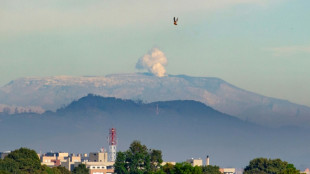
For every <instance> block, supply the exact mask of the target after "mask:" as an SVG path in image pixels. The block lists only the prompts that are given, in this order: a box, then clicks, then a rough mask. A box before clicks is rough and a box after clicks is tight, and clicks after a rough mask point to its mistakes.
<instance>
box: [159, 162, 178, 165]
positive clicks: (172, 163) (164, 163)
mask: <svg viewBox="0 0 310 174" xmlns="http://www.w3.org/2000/svg"><path fill="white" fill-rule="evenodd" d="M166 164H171V165H175V164H176V162H173V161H167V162H162V163H161V166H164V165H166Z"/></svg>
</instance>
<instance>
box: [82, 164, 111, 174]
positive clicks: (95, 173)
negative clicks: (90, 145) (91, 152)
mask: <svg viewBox="0 0 310 174" xmlns="http://www.w3.org/2000/svg"><path fill="white" fill-rule="evenodd" d="M85 165H86V168H88V169H89V174H112V173H114V168H113V165H114V162H85Z"/></svg>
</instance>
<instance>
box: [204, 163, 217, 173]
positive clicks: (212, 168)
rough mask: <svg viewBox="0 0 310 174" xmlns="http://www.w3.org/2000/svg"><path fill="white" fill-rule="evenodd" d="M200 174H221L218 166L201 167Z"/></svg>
mask: <svg viewBox="0 0 310 174" xmlns="http://www.w3.org/2000/svg"><path fill="white" fill-rule="evenodd" d="M201 168H202V173H203V174H221V172H220V168H219V167H218V166H212V165H208V166H202V167H201Z"/></svg>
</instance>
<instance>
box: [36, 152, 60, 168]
mask: <svg viewBox="0 0 310 174" xmlns="http://www.w3.org/2000/svg"><path fill="white" fill-rule="evenodd" d="M40 159H41V165H47V166H49V167H53V166H54V164H55V161H56V160H57V158H56V154H48V155H46V154H45V155H42V156H41V158H40Z"/></svg>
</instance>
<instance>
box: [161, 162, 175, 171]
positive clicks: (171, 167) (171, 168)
mask: <svg viewBox="0 0 310 174" xmlns="http://www.w3.org/2000/svg"><path fill="white" fill-rule="evenodd" d="M162 170H163V171H164V172H165V173H167V174H174V172H175V171H174V165H173V164H170V163H167V164H165V165H164V166H163V167H162Z"/></svg>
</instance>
